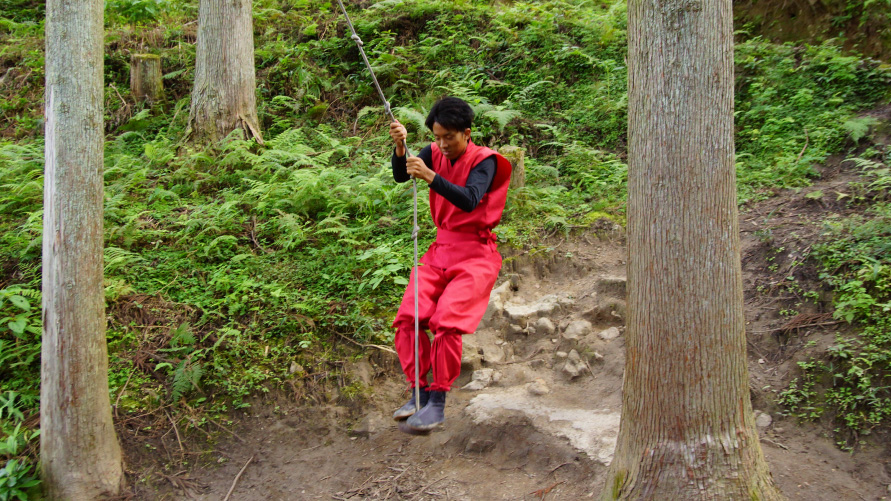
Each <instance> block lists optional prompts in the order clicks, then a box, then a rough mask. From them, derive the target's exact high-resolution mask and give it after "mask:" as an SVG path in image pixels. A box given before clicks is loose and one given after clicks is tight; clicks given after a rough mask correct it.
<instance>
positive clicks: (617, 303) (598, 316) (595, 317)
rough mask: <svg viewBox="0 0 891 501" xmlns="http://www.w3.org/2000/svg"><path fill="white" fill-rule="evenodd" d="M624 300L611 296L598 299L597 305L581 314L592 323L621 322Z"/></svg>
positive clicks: (623, 317)
mask: <svg viewBox="0 0 891 501" xmlns="http://www.w3.org/2000/svg"><path fill="white" fill-rule="evenodd" d="M626 308H627V307H626V305H625V301H624V300H622V299H616V298H611V297H604V298H603V299H601V300H599V301H598V303H597V306H595V307H594V308H591V309H590V310H588V311H586V312H584V313H583V314H582V315H583V316H584V317H585V318H587V319H588V320H590V321H592V322H594V323H598V324H599V323H622V322H624V319H625V310H626Z"/></svg>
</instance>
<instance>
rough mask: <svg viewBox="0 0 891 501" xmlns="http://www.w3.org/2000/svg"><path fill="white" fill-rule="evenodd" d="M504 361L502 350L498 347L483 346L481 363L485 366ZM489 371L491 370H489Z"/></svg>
mask: <svg viewBox="0 0 891 501" xmlns="http://www.w3.org/2000/svg"><path fill="white" fill-rule="evenodd" d="M503 361H504V350H503V349H502V348H501V347H499V346H483V362H486V363H487V364H492V363H495V364H497V363H500V362H503ZM489 370H491V369H489Z"/></svg>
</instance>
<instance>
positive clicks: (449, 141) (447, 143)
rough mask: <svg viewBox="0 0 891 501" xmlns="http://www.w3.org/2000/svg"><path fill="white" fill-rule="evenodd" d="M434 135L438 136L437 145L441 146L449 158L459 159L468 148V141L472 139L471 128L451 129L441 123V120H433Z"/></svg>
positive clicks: (443, 152)
mask: <svg viewBox="0 0 891 501" xmlns="http://www.w3.org/2000/svg"><path fill="white" fill-rule="evenodd" d="M433 136H434V137H435V138H436V145H437V146H439V149H440V150H441V151H442V154H443V155H445V157H446V158H448V159H449V160H457V159H458V157H460V156H461V155H463V154H464V150H466V149H467V142H468V141H470V129H464V130H463V131H457V130H449V129H446V128H445V127H443V126H442V125H439V122H433Z"/></svg>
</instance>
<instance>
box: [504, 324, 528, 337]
mask: <svg viewBox="0 0 891 501" xmlns="http://www.w3.org/2000/svg"><path fill="white" fill-rule="evenodd" d="M507 332H508V334H512V335H517V334H525V331H523V328H522V327H520V326H519V325H517V324H510V325H509V326H507Z"/></svg>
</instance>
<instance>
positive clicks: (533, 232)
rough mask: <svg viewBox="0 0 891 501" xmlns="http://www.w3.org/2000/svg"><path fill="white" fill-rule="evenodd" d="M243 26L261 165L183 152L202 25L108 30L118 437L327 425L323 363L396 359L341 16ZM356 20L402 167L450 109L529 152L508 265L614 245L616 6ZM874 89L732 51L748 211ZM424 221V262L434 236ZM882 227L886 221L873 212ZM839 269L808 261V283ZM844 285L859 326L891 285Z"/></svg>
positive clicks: (406, 223) (34, 289)
mask: <svg viewBox="0 0 891 501" xmlns="http://www.w3.org/2000/svg"><path fill="white" fill-rule="evenodd" d="M16 1H17V0H11V1H9V2H2V3H0V9H2V10H3V16H2V17H3V18H4V19H3V20H2V22H0V40H2V45H0V61H2V62H3V65H4V68H10V70H9V71H7V78H9V79H10V80H8V81H11V82H14V83H13V84H12V85H5V86H4V88H3V90H2V94H0V109H2V111H3V118H4V123H5V124H6V128H5V129H3V131H2V133H3V137H4V138H5V139H3V140H2V142H0V188H2V190H0V270H2V274H0V319H2V321H0V382H2V390H0V425H2V429H3V435H2V436H5V437H8V438H7V439H5V442H6V444H7V448H6V449H3V450H0V454H4V455H5V456H4V457H5V458H6V459H7V460H8V461H9V463H7V468H6V469H5V470H3V471H4V472H5V473H4V474H6V475H7V477H2V476H0V482H2V478H13V477H15V478H16V479H17V480H16V482H18V484H17V485H19V486H27V485H28V482H29V479H30V475H31V474H32V473H33V472H32V470H31V468H32V467H33V465H32V463H31V461H32V460H33V457H34V452H35V449H34V446H35V436H36V435H35V434H34V433H33V432H32V431H30V430H32V429H33V427H34V424H35V420H34V419H33V418H34V416H35V415H36V414H35V413H36V410H37V407H38V398H39V391H38V385H37V381H38V380H39V350H40V348H39V343H40V328H41V325H40V321H41V320H40V311H39V310H40V308H39V304H40V294H39V289H40V254H41V250H40V242H41V231H42V230H41V221H42V210H41V203H42V183H43V176H42V168H43V161H42V156H43V144H42V139H41V126H40V114H41V112H42V110H41V109H40V106H39V103H40V102H41V99H42V98H41V95H42V85H43V78H44V74H43V53H42V44H43V41H42V36H43V19H42V17H43V12H42V8H43V7H42V4H41V5H37V4H34V5H32V4H31V3H29V2H19V3H16ZM254 12H255V44H256V63H257V72H258V89H257V93H258V97H259V103H260V109H259V114H260V119H261V121H262V126H263V130H264V138H265V139H266V140H267V145H266V146H263V147H261V146H259V145H257V144H256V143H254V142H251V141H244V140H242V139H240V138H239V137H238V135H237V134H233V135H232V136H231V137H230V138H228V139H227V140H226V141H224V142H223V143H222V144H220V145H216V146H212V147H207V148H204V149H200V148H199V149H192V148H189V147H186V146H184V145H183V144H182V143H181V140H182V135H183V131H184V129H185V124H186V119H187V117H188V105H189V91H190V86H191V82H192V79H193V68H194V57H195V48H194V43H195V38H194V37H195V31H194V28H195V26H194V23H190V21H194V19H196V18H197V2H194V1H191V2H183V1H177V0H170V1H165V2H156V1H154V0H113V1H112V0H110V1H109V2H107V4H106V27H107V34H106V55H105V78H106V85H107V92H106V103H105V104H106V131H107V134H108V136H107V137H108V141H107V146H106V165H105V180H106V192H105V237H106V251H105V265H106V266H105V274H106V300H107V304H108V314H109V323H108V341H109V350H110V357H111V360H110V386H111V394H110V398H111V399H112V402H113V404H114V406H115V412H116V413H117V415H118V416H124V415H137V414H144V413H146V412H162V411H160V410H159V409H160V407H161V406H166V405H172V406H173V409H174V412H181V413H182V416H183V420H184V421H185V425H181V427H180V430H181V431H182V430H188V429H191V428H198V427H203V426H205V425H206V424H207V422H208V420H210V419H221V418H224V417H226V416H227V415H228V413H229V412H231V411H232V410H233V409H238V408H243V407H246V406H248V405H249V402H248V397H249V396H250V395H255V394H258V393H263V392H268V391H272V390H274V389H287V391H293V393H294V395H295V396H296V398H305V399H320V398H322V397H323V396H324V393H325V392H324V391H322V390H321V389H320V388H322V387H323V385H325V384H328V383H330V384H331V385H335V384H340V385H341V386H342V387H343V388H346V391H341V392H340V397H339V398H343V399H347V398H351V396H352V395H360V394H361V393H362V392H361V389H358V388H356V386H355V383H354V382H350V381H342V378H341V375H340V374H339V372H338V371H339V369H338V364H336V363H334V361H336V360H338V359H339V358H340V357H343V356H345V355H344V354H343V352H342V351H340V350H341V344H342V343H341V342H342V341H344V338H346V340H350V341H355V342H357V343H375V344H386V343H388V342H390V340H391V339H392V333H391V332H390V329H389V321H390V320H391V318H392V314H393V312H394V307H395V305H396V304H397V302H398V300H399V298H400V295H401V292H402V287H403V286H404V284H405V278H406V276H407V271H408V269H409V267H410V266H411V257H410V256H411V241H410V228H411V223H410V221H411V189H410V186H408V185H396V184H394V183H393V182H392V178H391V175H390V172H389V155H390V151H391V145H390V143H389V138H388V136H387V134H386V130H385V125H386V123H385V120H384V118H383V113H382V108H381V105H380V103H379V102H378V100H377V96H376V93H375V91H374V90H373V88H372V87H371V84H370V82H369V79H368V76H367V75H366V73H365V70H364V67H363V66H362V64H361V61H360V59H359V55H358V51H357V50H356V48H355V45H354V43H353V42H352V40H350V39H349V37H347V36H345V35H344V24H343V23H342V21H341V19H340V17H339V15H338V11H337V10H336V7H334V8H332V6H331V5H330V4H319V3H318V2H308V1H304V0H298V1H296V2H288V3H285V2H280V1H278V0H260V1H257V2H255V4H254ZM7 14H8V15H7ZM351 16H353V20H354V22H355V24H356V27H357V29H358V31H359V33H360V36H361V37H362V39H363V40H364V42H365V48H366V50H367V52H368V53H369V57H370V58H371V60H372V64H373V65H374V67H375V71H376V72H377V74H378V77H379V79H380V80H381V83H382V85H383V86H384V87H385V92H386V93H387V94H388V96H390V101H391V102H392V103H393V104H394V106H397V108H395V110H396V112H397V114H398V116H399V117H400V118H401V120H402V121H403V122H404V123H406V124H407V126H408V127H409V131H410V134H411V138H412V140H413V141H412V143H413V144H412V146H413V147H414V148H419V147H421V146H423V145H424V144H425V143H426V142H427V141H429V139H430V137H429V135H428V134H427V132H426V131H425V130H424V129H423V127H422V126H421V123H420V122H422V121H423V117H424V115H425V112H426V110H427V109H428V108H429V106H430V105H431V104H432V103H433V102H434V101H435V99H437V98H438V97H440V96H441V95H444V94H452V95H457V96H460V97H463V98H465V99H467V100H468V101H469V102H470V103H471V104H472V105H473V106H474V108H475V110H476V111H477V115H478V123H477V125H476V131H475V136H474V137H475V141H477V142H478V143H482V144H487V145H507V144H512V145H517V146H521V147H523V148H525V149H526V151H527V164H526V169H527V186H526V187H525V188H523V189H519V190H515V191H513V192H512V193H511V194H510V198H509V200H508V206H507V211H506V214H505V221H504V223H503V225H502V226H501V227H500V229H499V231H498V233H499V239H500V241H501V242H503V243H504V244H507V245H513V246H517V247H524V246H526V247H529V246H538V245H542V244H541V242H542V241H543V239H544V237H545V236H547V235H550V234H553V233H555V232H565V233H568V232H570V231H572V230H573V229H575V228H580V227H585V226H587V225H590V224H591V223H592V222H594V221H595V220H596V219H598V218H600V217H609V218H612V219H614V220H616V221H618V222H622V221H623V220H624V201H625V179H626V175H627V167H626V165H625V163H624V158H625V149H624V145H625V123H626V106H627V99H626V90H625V89H626V86H627V81H626V78H627V76H626V70H625V67H624V56H625V49H626V47H625V23H626V20H625V6H624V4H623V3H622V2H612V1H609V0H596V1H594V2H581V1H576V0H548V1H539V2H514V3H510V4H497V5H491V4H490V3H489V2H481V1H477V0H473V1H471V0H464V1H460V2H454V3H448V2H445V3H444V2H433V1H431V0H385V1H382V2H377V3H374V4H372V5H371V6H370V7H369V8H368V9H366V10H364V11H354V12H351ZM134 51H143V52H151V53H156V54H158V55H160V56H161V57H162V61H163V64H164V71H165V76H164V84H165V87H166V93H167V96H168V99H169V101H168V102H165V103H161V104H159V105H156V106H154V107H151V108H143V107H141V106H140V105H134V104H132V101H131V100H130V96H129V73H128V65H129V54H130V53H131V52H134ZM889 82H891V69H889V67H888V66H887V65H882V64H879V63H877V62H875V61H872V60H869V59H866V58H863V57H860V56H858V55H856V54H852V53H845V52H843V51H842V50H841V49H840V48H839V47H838V46H836V45H834V44H833V43H831V42H827V43H824V44H821V45H817V46H793V45H776V44H773V43H770V42H768V41H765V40H762V39H759V38H754V39H749V40H741V41H740V44H739V46H738V50H737V89H738V98H737V110H738V111H737V138H738V139H737V147H738V152H739V155H738V156H739V164H738V173H739V181H740V196H741V200H742V201H744V202H746V201H752V200H757V199H759V198H763V197H766V196H769V195H770V194H771V193H773V190H775V189H777V188H785V187H796V186H803V185H806V184H807V183H808V182H809V181H810V179H811V178H812V177H813V176H814V172H813V170H812V168H811V165H812V164H814V163H817V162H821V161H823V160H824V159H825V158H826V157H827V156H828V155H829V154H832V153H837V152H840V151H843V150H844V149H845V148H849V147H850V146H851V145H853V144H855V143H857V142H858V141H861V140H862V139H863V138H864V136H865V131H866V130H868V127H869V123H868V121H864V119H861V118H858V115H857V113H858V112H859V111H860V110H863V109H865V108H868V107H871V106H874V105H875V104H876V103H877V102H879V101H880V100H882V99H884V98H886V97H887V94H886V92H887V87H888V83H889ZM885 163H886V164H887V161H886V162H885ZM874 170H877V171H880V170H881V169H874ZM886 175H887V174H886ZM877 179H878V178H877ZM876 182H879V181H876ZM884 182H887V179H886V178H885V181H884ZM422 184H423V183H422ZM425 189H426V188H423V187H422V193H421V195H420V199H421V200H424V199H425V198H424V195H425V193H423V190H425ZM885 190H886V192H887V186H886V187H885ZM420 207H421V211H422V213H421V215H420V219H421V221H423V222H424V223H425V224H422V230H421V234H420V239H421V242H420V244H421V245H422V246H424V245H426V244H427V243H429V241H430V240H431V238H432V237H433V232H432V228H431V225H429V224H426V222H427V221H429V216H428V215H427V214H426V212H424V211H426V210H427V209H426V206H425V204H423V203H422V204H421V206H420ZM875 210H876V211H879V210H885V211H886V212H885V213H884V214H885V216H883V217H886V219H885V220H886V221H887V209H879V208H877V209H875ZM876 214H878V212H877V213H876ZM840 224H841V226H840V227H839V228H840V229H839V230H838V231H853V228H855V226H851V225H849V226H845V225H844V224H842V223H840ZM852 224H853V223H852ZM886 225H887V223H886ZM844 228H849V230H844ZM886 228H887V226H886ZM877 231H878V230H877ZM885 231H886V233H884V237H881V238H884V240H883V241H884V242H885V244H884V245H887V241H888V240H887V238H888V236H887V230H885ZM879 235H880V236H881V234H879ZM880 240H881V239H880ZM864 245H865V244H864ZM857 249H860V248H859V247H858V248H857ZM844 252H849V251H848V250H844V249H840V248H839V249H837V250H833V249H830V248H828V247H827V250H826V251H825V252H824V254H823V255H825V256H826V258H825V259H826V263H827V264H826V266H827V269H832V268H833V266H836V265H834V264H832V263H834V262H835V261H833V259H842V258H840V257H838V258H836V257H833V256H836V255H839V256H840V255H841V254H842V253H844ZM850 252H861V251H860V250H851V251H850ZM863 252H865V251H863ZM886 254H887V253H886ZM879 256H880V257H881V255H879ZM848 261H850V259H848ZM848 261H845V266H846V267H844V268H839V269H837V270H834V271H832V277H834V278H831V280H836V281H833V282H832V283H833V284H835V285H836V286H837V287H838V288H839V290H848V289H844V287H846V286H847V285H846V284H849V283H850V281H851V280H855V279H856V280H859V281H860V282H861V285H862V287H863V289H864V291H865V294H867V295H870V297H871V298H872V299H873V300H874V301H873V303H871V304H870V305H869V306H863V305H861V304H860V303H857V304H858V305H856V306H855V305H854V304H853V303H852V304H851V305H849V306H840V311H843V312H847V311H854V312H856V313H855V317H852V320H855V321H861V322H865V323H866V324H869V322H870V320H868V319H867V318H866V317H864V316H863V313H862V312H864V311H878V310H876V309H881V304H887V302H888V297H887V293H888V292H887V288H885V289H883V290H884V292H881V293H879V290H880V287H887V285H888V277H887V272H888V269H889V268H888V267H887V261H885V262H884V263H885V264H884V265H883V266H885V268H883V269H884V272H883V273H885V275H882V276H884V277H885V278H884V279H882V280H884V281H882V280H879V278H870V277H872V275H868V276H861V275H860V274H859V273H860V271H859V270H860V268H859V267H858V268H857V269H854V267H853V265H852V264H851V263H849V262H848ZM841 262H842V261H839V263H841ZM858 266H859V265H858ZM863 266H864V267H865V266H867V264H863ZM864 273H865V272H864ZM850 290H851V294H852V296H851V300H854V299H856V298H860V299H857V300H858V301H859V300H861V299H862V296H859V295H858V296H856V297H855V295H853V294H854V290H853V289H850ZM858 294H859V292H858ZM883 294H884V295H883ZM840 297H845V296H844V295H843V294H842V295H840ZM869 318H874V316H873V317H869ZM883 328H884V329H885V331H883V332H885V333H886V334H885V336H886V338H887V326H886V327H883ZM864 336H868V334H865V335H864ZM877 336H878V334H877ZM864 339H866V337H864ZM884 342H885V343H887V341H884ZM864 346H865V345H864ZM885 346H887V345H885ZM860 349H861V347H860V345H857V346H856V347H851V348H848V351H850V352H851V353H855V352H856V353H859V351H858V350H860ZM863 349H866V348H865V347H864V348H863ZM858 357H859V355H855V356H852V357H850V358H851V359H852V360H854V359H858V360H859V358H858ZM858 363H859V362H858ZM858 367H859V365H858ZM883 377H884V376H883ZM879 381H880V380H879V379H877V378H874V379H873V382H876V383H877V382H879ZM884 381H885V383H883V384H887V381H886V380H884ZM329 395H330V394H329ZM332 398H334V397H332ZM195 416H197V417H195ZM882 416H884V417H879V420H880V421H881V420H882V419H885V418H886V417H887V414H884V415H882ZM870 419H871V418H870ZM13 437H14V438H13ZM10 444H11V445H10ZM29 458H31V459H29ZM13 460H14V461H15V462H13ZM10 464H12V466H9V465H10ZM3 485H4V484H0V493H2V492H11V491H3V489H4V487H3ZM8 485H11V484H8ZM21 488H26V487H21Z"/></svg>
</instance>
